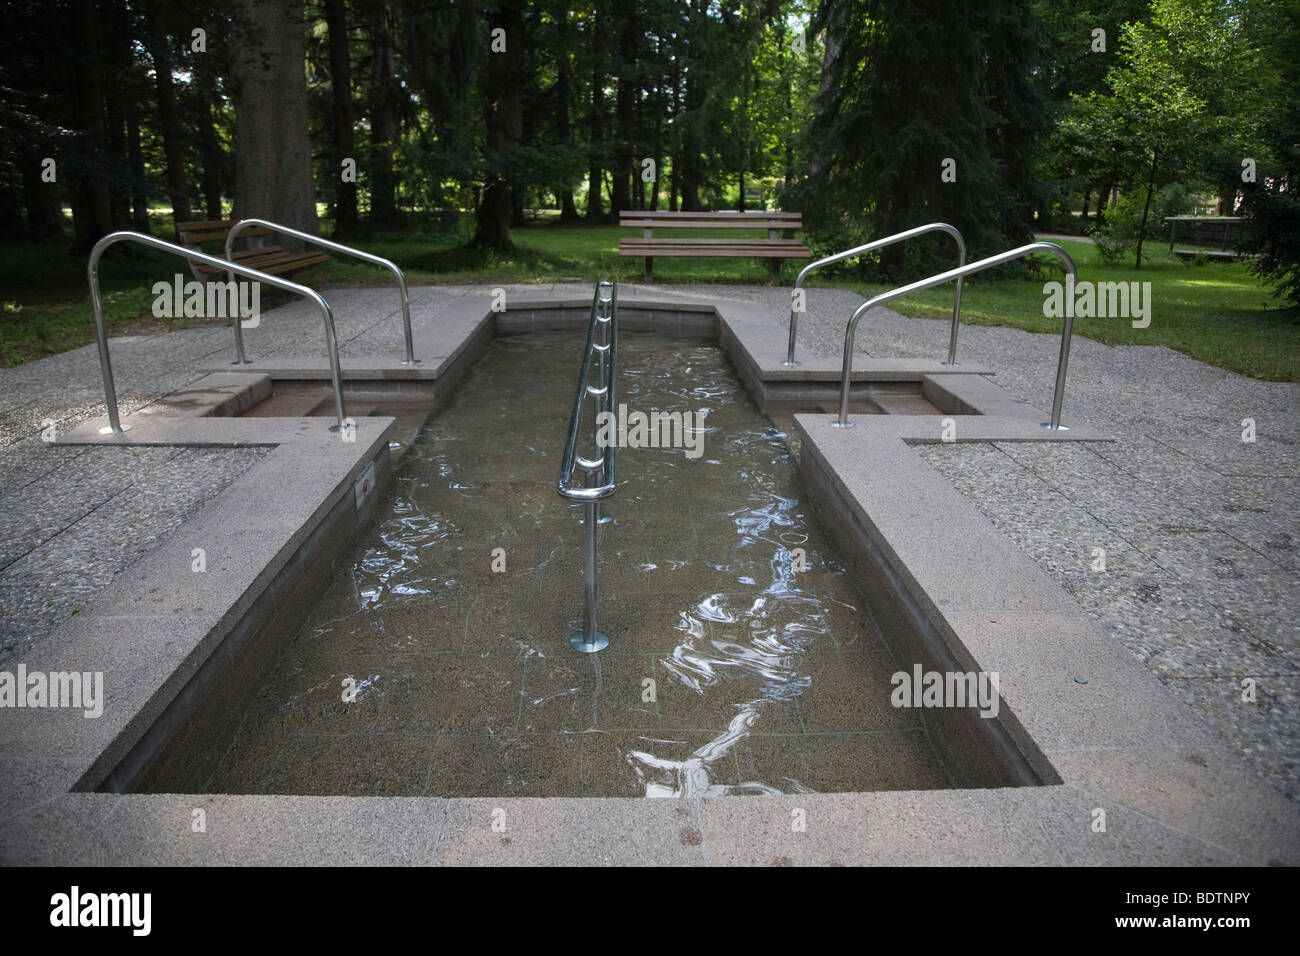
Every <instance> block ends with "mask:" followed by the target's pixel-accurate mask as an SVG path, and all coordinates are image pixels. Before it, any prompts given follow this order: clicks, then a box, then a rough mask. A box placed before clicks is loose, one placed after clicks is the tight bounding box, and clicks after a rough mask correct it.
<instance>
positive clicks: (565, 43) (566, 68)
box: [554, 3, 578, 222]
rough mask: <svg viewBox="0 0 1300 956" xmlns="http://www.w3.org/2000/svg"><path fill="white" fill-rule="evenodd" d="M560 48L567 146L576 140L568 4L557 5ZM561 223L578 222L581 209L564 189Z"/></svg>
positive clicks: (560, 118) (559, 129) (558, 97)
mask: <svg viewBox="0 0 1300 956" xmlns="http://www.w3.org/2000/svg"><path fill="white" fill-rule="evenodd" d="M554 16H555V29H556V38H557V41H558V42H557V47H558V49H559V53H560V62H559V66H558V72H557V74H556V78H555V101H556V102H555V132H556V138H557V139H558V140H559V141H560V142H561V143H568V142H569V140H570V139H571V138H572V136H573V129H572V125H571V124H570V122H569V105H570V104H569V100H570V99H571V98H572V96H573V64H572V63H571V62H570V60H569V7H568V4H566V3H557V4H556V5H555V10H554ZM559 200H560V222H577V220H578V208H577V207H576V206H575V205H574V204H573V190H572V189H569V188H567V187H566V188H564V189H561V190H560V191H559Z"/></svg>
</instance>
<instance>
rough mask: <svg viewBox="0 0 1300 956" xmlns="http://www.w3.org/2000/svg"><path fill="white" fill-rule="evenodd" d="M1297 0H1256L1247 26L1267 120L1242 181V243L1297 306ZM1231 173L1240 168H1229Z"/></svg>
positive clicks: (1299, 185)
mask: <svg viewBox="0 0 1300 956" xmlns="http://www.w3.org/2000/svg"><path fill="white" fill-rule="evenodd" d="M1298 24H1300V0H1260V2H1257V3H1255V4H1254V6H1253V8H1252V15H1251V16H1249V17H1247V20H1246V28H1247V31H1248V33H1249V35H1250V36H1251V38H1252V40H1254V42H1255V43H1256V44H1257V45H1258V47H1259V48H1260V50H1261V51H1263V56H1262V59H1263V63H1264V68H1263V69H1262V70H1261V75H1260V80H1259V84H1258V89H1257V94H1256V95H1257V98H1258V99H1260V100H1262V101H1263V104H1264V109H1265V110H1266V112H1267V114H1268V122H1267V123H1265V124H1264V127H1263V129H1262V131H1261V134H1260V140H1261V142H1260V146H1261V149H1260V151H1259V154H1258V155H1257V156H1256V157H1254V158H1256V160H1257V169H1256V177H1255V181H1254V182H1248V183H1242V185H1241V189H1242V192H1243V194H1244V198H1243V201H1242V208H1241V214H1242V215H1243V216H1244V217H1245V219H1246V237H1247V238H1246V242H1245V244H1244V248H1245V249H1246V250H1247V251H1249V252H1254V253H1256V254H1257V255H1258V258H1257V259H1256V260H1255V262H1254V265H1253V268H1254V270H1255V272H1256V274H1257V275H1259V276H1261V277H1262V278H1264V279H1265V280H1266V281H1268V282H1270V283H1272V285H1273V286H1274V290H1275V292H1274V294H1275V295H1278V296H1280V297H1284V298H1286V299H1287V300H1289V301H1290V302H1291V303H1292V305H1294V306H1297V307H1300V75H1298V74H1297V71H1296V64H1297V63H1300V29H1297V25H1298ZM1232 172H1233V173H1234V174H1238V173H1239V172H1240V167H1239V166H1236V167H1234V168H1233V169H1232Z"/></svg>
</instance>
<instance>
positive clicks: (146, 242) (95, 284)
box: [86, 231, 347, 435]
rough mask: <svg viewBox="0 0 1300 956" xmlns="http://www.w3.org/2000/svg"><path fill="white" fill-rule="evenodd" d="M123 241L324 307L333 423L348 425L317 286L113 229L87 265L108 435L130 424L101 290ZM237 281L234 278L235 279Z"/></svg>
mask: <svg viewBox="0 0 1300 956" xmlns="http://www.w3.org/2000/svg"><path fill="white" fill-rule="evenodd" d="M119 242H137V243H139V244H140V245H143V246H149V247H150V248H153V249H160V250H162V251H163V252H171V253H174V254H176V255H178V256H181V257H182V258H185V259H190V260H192V261H194V262H202V263H204V264H205V265H209V266H214V267H215V268H217V269H221V270H224V271H226V272H232V273H234V274H235V275H241V276H244V277H245V278H248V279H253V280H254V281H256V282H265V283H266V284H267V285H269V286H272V287H274V288H276V289H283V290H284V291H285V292H293V293H295V294H296V295H301V296H303V297H305V298H308V299H311V300H312V301H313V302H315V303H316V305H317V306H318V307H319V308H320V310H321V316H322V318H323V319H324V320H325V345H326V348H327V349H328V351H329V358H330V375H331V378H332V379H333V384H334V407H335V410H336V411H337V412H338V423H337V424H335V425H331V426H330V430H331V431H338V430H340V429H342V428H343V427H344V421H345V420H346V419H347V412H346V410H345V409H344V406H343V376H342V373H341V371H340V369H339V345H338V337H337V336H336V335H335V333H334V313H333V312H331V311H330V307H329V303H328V302H326V301H325V300H324V299H323V298H322V297H321V295H320V293H319V292H317V291H316V290H315V289H312V288H309V287H307V286H305V285H299V284H298V283H296V282H290V281H289V280H288V279H281V278H278V277H276V276H272V275H267V274H266V273H265V272H259V271H258V270H256V269H253V268H250V267H249V266H244V265H239V264H238V263H234V262H228V261H226V260H225V259H218V258H217V257H216V256H210V255H208V254H207V253H206V252H199V251H197V250H195V249H188V248H186V247H185V246H178V245H176V244H175V243H171V242H166V241H164V240H162V239H155V238H154V237H153V236H147V235H145V234H144V233H141V232H129V231H121V232H110V233H109V234H108V235H107V236H105V237H104V238H102V239H100V240H99V242H97V243H95V247H94V248H93V249H91V250H90V259H89V261H88V263H87V265H86V272H87V275H88V277H89V279H90V304H91V307H92V308H93V309H94V311H95V338H96V340H97V341H98V343H99V365H100V370H101V371H102V372H103V375H104V398H105V400H106V401H107V403H108V421H109V427H108V428H107V429H100V431H101V432H102V433H104V434H108V432H110V431H111V432H113V433H114V434H118V435H120V434H122V433H123V432H124V431H125V430H126V429H127V428H128V427H129V426H123V425H122V424H121V423H120V421H119V419H118V414H117V391H116V389H115V388H114V387H113V369H112V366H111V365H110V363H109V357H108V336H107V333H106V332H105V331H104V307H103V301H102V298H101V296H100V292H99V260H100V257H101V256H103V254H104V250H106V249H107V248H108V247H109V246H112V245H115V244H117V243H119ZM231 281H233V280H231ZM241 321H242V317H241V316H238V315H237V316H235V327H236V328H238V327H239V323H240V322H241Z"/></svg>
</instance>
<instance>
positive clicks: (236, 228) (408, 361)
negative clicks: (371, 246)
mask: <svg viewBox="0 0 1300 956" xmlns="http://www.w3.org/2000/svg"><path fill="white" fill-rule="evenodd" d="M247 226H261V227H263V228H265V229H272V230H274V231H275V232H280V233H283V234H284V235H286V236H293V237H294V238H295V239H301V240H302V241H303V242H310V243H311V244H313V245H317V246H320V247H321V248H323V249H329V250H330V251H331V252H338V253H341V254H342V255H345V256H351V257H352V258H354V259H360V260H361V261H362V262H369V263H371V264H372V265H376V266H383V267H385V268H386V269H392V270H393V275H395V276H397V287H398V289H400V290H401V293H402V330H403V332H405V334H406V358H405V359H404V360H403V361H402V364H403V365H416V364H418V363H419V361H420V360H419V359H417V358H416V357H415V346H414V344H413V343H412V341H411V305H410V302H409V300H408V299H407V295H406V274H405V273H403V272H402V270H401V269H399V268H398V267H397V263H395V262H393V261H392V260H390V259H385V258H383V257H382V256H375V255H371V254H370V253H369V252H362V251H361V250H360V249H353V248H352V247H351V246H345V245H343V244H342V243H338V242H333V241H331V240H329V239H322V238H321V237H320V236H313V235H312V234H311V233H309V232H300V231H299V230H297V229H291V228H290V227H288V226H284V225H281V224H280V223H278V222H270V221H268V220H266V219H241V220H239V222H237V223H235V224H234V225H233V226H231V227H230V232H228V233H227V234H226V259H227V260H229V261H231V262H233V261H234V259H233V252H234V243H235V236H237V235H238V234H239V232H240V230H242V229H244V228H245V227H247ZM235 352H236V363H235V364H237V365H246V364H248V361H249V360H248V359H246V358H244V336H243V333H242V332H241V330H240V328H239V326H238V325H236V326H235Z"/></svg>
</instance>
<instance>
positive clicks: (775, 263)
mask: <svg viewBox="0 0 1300 956" xmlns="http://www.w3.org/2000/svg"><path fill="white" fill-rule="evenodd" d="M767 274H768V275H769V276H770V277H771V279H772V282H773V284H776V283H778V282H780V280H781V260H780V259H768V260H767Z"/></svg>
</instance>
